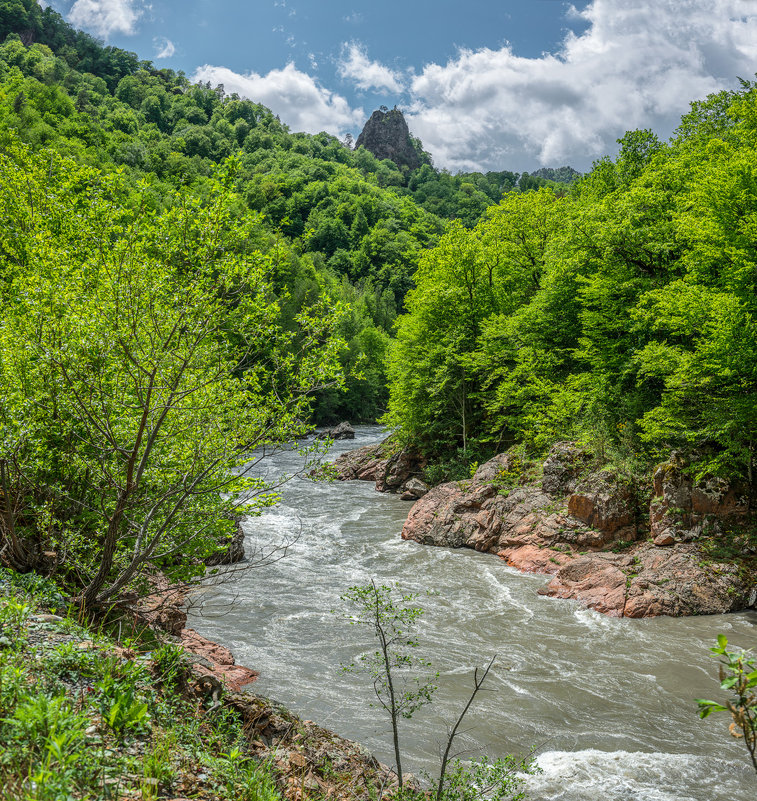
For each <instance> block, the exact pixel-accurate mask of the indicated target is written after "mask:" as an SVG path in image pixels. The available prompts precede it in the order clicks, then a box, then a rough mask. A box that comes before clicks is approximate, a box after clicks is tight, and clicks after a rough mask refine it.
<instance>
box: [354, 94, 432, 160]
mask: <svg viewBox="0 0 757 801" xmlns="http://www.w3.org/2000/svg"><path fill="white" fill-rule="evenodd" d="M361 146H362V147H364V148H365V149H366V150H368V151H370V152H371V153H373V155H374V156H375V157H376V158H377V159H391V160H392V161H393V162H394V163H395V164H396V165H397V166H398V167H407V169H409V170H416V169H418V167H420V166H421V157H420V155H419V154H418V152H417V150H416V149H415V148H414V147H413V142H412V139H411V137H410V129H409V128H408V127H407V122H405V117H404V116H403V114H402V112H401V111H400V110H399V109H398V108H396V107H395V108H393V109H392V110H391V111H382V110H381V109H377V110H376V111H374V112H373V114H371V118H370V119H369V120H368V122H366V123H365V127H364V128H363V130H362V133H361V134H360V136H358V138H357V142H356V143H355V147H356V148H357V147H361Z"/></svg>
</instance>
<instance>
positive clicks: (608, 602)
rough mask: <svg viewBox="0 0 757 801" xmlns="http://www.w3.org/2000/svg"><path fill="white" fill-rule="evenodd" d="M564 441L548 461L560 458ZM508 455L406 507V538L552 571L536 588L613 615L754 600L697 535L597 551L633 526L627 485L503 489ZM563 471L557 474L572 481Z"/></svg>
mask: <svg viewBox="0 0 757 801" xmlns="http://www.w3.org/2000/svg"><path fill="white" fill-rule="evenodd" d="M564 445H565V443H560V447H561V448H562V450H561V452H560V454H558V457H559V459H558V457H555V459H554V460H553V461H554V464H558V463H559V464H563V462H562V461H560V460H561V459H563V455H561V454H563V451H565V448H564V447H563V446H564ZM550 458H551V457H550ZM548 461H549V460H548ZM554 464H553V467H554ZM508 465H509V463H508V457H507V455H506V454H501V455H500V456H498V457H496V459H494V460H492V461H491V462H487V463H486V464H485V465H482V466H481V467H480V468H479V469H478V471H477V472H476V474H475V475H474V477H473V479H472V480H471V481H467V482H450V483H448V484H441V485H440V486H438V487H434V488H433V489H432V490H431V491H430V492H429V493H428V494H427V495H425V496H424V497H423V498H421V499H420V500H418V501H417V502H416V503H415V504H414V505H413V507H412V508H411V510H410V513H409V515H408V518H407V521H406V523H405V526H404V527H403V529H402V537H403V539H412V540H415V541H416V542H419V543H422V544H424V545H439V546H444V547H449V548H460V547H468V548H474V549H475V550H478V551H489V552H491V553H494V554H497V555H498V556H500V557H501V558H503V559H504V560H505V561H506V562H507V563H508V564H510V565H512V566H514V567H516V568H518V569H520V570H525V571H529V572H536V573H547V574H554V575H553V578H552V579H551V581H550V582H549V584H547V585H546V587H544V588H543V589H542V590H540V592H541V593H542V594H544V595H549V596H552V597H556V598H572V599H576V600H580V601H582V602H583V603H585V604H586V605H587V606H589V607H591V608H592V609H596V610H597V611H600V612H603V613H605V614H608V615H612V616H615V617H620V616H626V617H649V616H654V615H688V614H714V613H722V612H727V611H732V610H736V609H742V608H744V607H746V606H749V605H750V604H753V603H754V601H753V600H750V598H752V597H753V595H752V593H750V588H749V586H747V584H745V582H744V581H742V580H741V579H740V578H739V576H738V572H737V570H736V568H735V567H734V566H733V565H709V564H707V563H706V562H704V561H703V560H702V557H701V554H700V553H699V550H698V548H697V547H696V546H695V545H692V544H685V543H677V544H674V543H673V542H672V540H673V537H672V533H671V532H670V531H669V530H666V531H667V533H666V536H665V537H663V538H662V539H660V544H662V542H665V543H666V544H667V543H668V539H667V538H668V536H669V537H670V538H671V547H666V548H661V547H656V545H653V544H652V543H650V542H642V543H639V544H637V545H634V546H631V547H630V548H629V549H627V550H625V551H624V552H623V553H609V552H607V551H600V549H602V548H606V547H607V546H608V544H611V543H613V542H615V541H618V540H626V541H630V540H632V539H634V538H635V537H636V534H637V531H636V526H635V499H634V497H633V494H632V492H631V491H630V488H628V487H627V486H624V485H623V483H622V482H619V481H617V479H614V478H613V477H612V476H609V475H608V474H595V475H594V476H588V477H585V478H584V479H583V480H582V481H581V483H580V485H578V486H576V487H575V492H574V493H573V495H572V496H571V497H570V498H569V499H568V501H567V504H563V503H561V502H557V503H556V502H555V499H554V497H553V496H550V495H548V494H546V493H545V492H544V491H543V490H542V489H540V488H539V487H537V486H533V485H530V486H524V487H516V488H515V489H512V490H510V491H509V492H507V494H501V493H500V492H499V491H498V487H497V485H496V483H495V480H496V477H497V475H498V474H500V473H501V471H502V470H505V472H507V470H508ZM558 472H559V471H558ZM568 473H569V471H564V472H562V473H560V476H561V480H563V479H564V480H565V481H568V482H570V481H573V480H574V478H575V476H574V477H569V478H565V476H566V475H568ZM560 486H563V487H564V486H567V484H566V483H563V484H561V485H560ZM671 486H672V487H673V490H672V491H671V492H669V498H671V499H673V500H676V499H678V500H680V499H681V498H684V501H685V497H686V492H687V491H688V490H686V488H685V487H683V488H682V485H681V483H680V482H679V483H678V484H673V485H671ZM730 497H735V496H732V495H729V493H725V494H724V495H722V497H721V500H720V501H719V503H722V504H723V507H722V508H723V509H729V510H730V509H738V508H739V506H738V504H736V503H735V502H734V503H733V504H732V503H731V501H726V500H724V499H727V498H730ZM690 508H691V504H690ZM659 534H662V532H659ZM581 551H583V552H584V553H583V554H582V553H580V552H581ZM587 551H588V553H586V552H587Z"/></svg>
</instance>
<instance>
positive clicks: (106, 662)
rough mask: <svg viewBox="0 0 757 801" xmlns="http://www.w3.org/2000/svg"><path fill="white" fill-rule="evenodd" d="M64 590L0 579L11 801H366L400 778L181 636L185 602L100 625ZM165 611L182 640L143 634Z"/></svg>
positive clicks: (156, 630) (203, 641) (1, 722)
mask: <svg viewBox="0 0 757 801" xmlns="http://www.w3.org/2000/svg"><path fill="white" fill-rule="evenodd" d="M55 596H56V590H55V587H54V585H52V584H47V583H46V582H45V581H44V579H39V580H35V581H34V582H33V584H30V583H29V577H28V576H20V575H18V574H14V573H13V572H12V571H9V570H2V571H0V679H1V680H2V681H0V688H1V689H2V693H0V735H2V736H0V740H2V742H3V746H2V749H0V750H2V760H1V764H0V786H2V788H3V792H2V797H3V798H4V799H6V798H7V799H8V801H10V799H19V801H20V800H21V799H24V800H25V801H32V799H33V800H34V801H59V799H61V798H64V797H65V798H73V797H77V798H79V797H85V798H99V799H112V800H113V801H125V800H126V799H132V798H134V799H141V800H142V801H157V799H158V798H161V799H172V801H187V799H189V798H192V799H198V801H229V800H230V799H253V798H254V799H255V800H256V801H281V800H282V799H283V800H284V801H302V799H305V798H309V799H318V798H321V799H324V798H334V799H341V798H350V799H364V800H365V801H369V799H371V798H375V797H376V794H377V793H378V792H379V791H380V788H382V787H383V788H387V789H388V788H391V787H392V784H393V783H394V784H396V779H395V778H394V776H393V774H392V773H391V771H390V770H389V769H388V768H387V767H385V766H383V765H381V764H380V763H379V762H378V761H377V760H376V759H375V758H374V757H373V756H372V755H371V754H370V753H369V752H368V751H367V750H366V749H365V748H364V747H363V746H361V745H360V744H358V743H355V742H351V741H349V740H347V739H345V738H343V737H340V736H338V735H337V734H335V733H334V732H332V731H329V730H328V729H325V728H323V727H321V726H319V725H318V724H316V723H314V722H313V721H311V720H303V719H301V718H299V717H298V716H297V715H295V714H293V713H292V712H290V711H289V710H288V709H287V708H286V707H284V706H283V705H282V704H280V703H278V702H276V701H273V700H270V699H268V698H266V697H263V696H261V695H257V694H255V693H252V692H249V690H248V691H247V692H239V691H238V690H240V689H241V687H242V686H246V687H249V684H250V683H251V681H253V680H254V679H255V677H256V676H257V673H256V672H254V671H251V670H249V669H248V668H244V667H242V666H239V665H235V664H234V657H233V655H232V654H231V652H230V651H229V650H228V649H227V648H225V647H223V646H221V645H218V644H216V643H213V642H211V641H209V640H208V639H207V638H204V637H202V636H201V635H199V634H197V633H196V632H193V631H191V630H187V629H186V628H183V627H182V628H181V629H178V631H177V627H178V621H179V620H180V619H181V616H182V614H183V613H182V612H181V609H180V606H181V604H182V601H183V598H182V597H181V595H180V594H176V593H168V594H167V593H165V591H162V592H161V591H158V592H157V593H156V594H155V595H154V596H153V597H152V598H151V599H148V601H147V603H146V604H140V605H139V606H138V608H136V609H132V610H131V613H130V610H129V609H127V608H120V609H112V610H111V612H110V613H109V615H108V616H107V617H106V618H102V619H97V620H93V621H91V622H90V623H82V622H81V621H77V620H76V619H75V618H74V617H67V616H65V613H64V614H63V615H61V614H57V612H59V611H61V610H60V609H59V605H60V599H59V598H56V597H55ZM51 610H52V611H51ZM158 610H160V611H161V612H162V613H164V617H163V618H162V620H163V621H169V620H170V621H172V622H171V624H170V627H171V628H173V630H174V632H175V633H174V634H170V633H168V632H164V631H163V630H162V629H161V628H160V627H159V626H157V625H156V624H155V623H154V622H153V623H150V625H149V627H146V623H147V622H148V619H149V618H150V617H151V616H153V615H154V614H155V613H156V612H157V611H158ZM40 716H41V717H40ZM30 777H31V778H32V779H33V782H34V783H33V784H32V785H31V786H30V785H29V783H28V780H29V779H30ZM35 788H36V789H35Z"/></svg>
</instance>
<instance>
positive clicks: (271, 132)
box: [0, 0, 543, 422]
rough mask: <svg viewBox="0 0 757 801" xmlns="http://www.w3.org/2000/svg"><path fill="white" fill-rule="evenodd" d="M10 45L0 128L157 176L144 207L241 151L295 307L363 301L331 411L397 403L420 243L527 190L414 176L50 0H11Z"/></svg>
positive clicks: (240, 209)
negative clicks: (125, 42) (289, 120)
mask: <svg viewBox="0 0 757 801" xmlns="http://www.w3.org/2000/svg"><path fill="white" fill-rule="evenodd" d="M0 42H2V44H0V128H1V129H2V130H3V131H6V132H12V133H13V134H14V135H15V136H17V137H18V138H20V139H21V141H23V142H25V143H27V144H29V145H30V146H31V147H32V148H33V149H34V150H36V151H39V150H42V149H49V150H50V151H52V152H54V153H56V154H59V155H66V156H70V157H71V158H73V159H75V160H76V161H77V162H78V163H80V164H86V165H89V166H95V167H97V168H98V169H101V170H104V171H106V172H114V171H117V170H120V171H122V172H123V174H124V176H125V181H126V185H127V186H130V187H132V188H133V189H135V191H136V188H137V187H138V186H140V184H141V182H143V181H146V182H147V186H146V187H141V188H140V189H139V192H138V194H139V198H140V201H139V202H140V203H142V204H146V206H147V207H149V208H151V209H152V210H154V211H159V210H162V209H164V208H165V207H166V206H168V205H170V204H171V203H172V202H173V200H172V199H173V198H174V193H175V190H176V189H178V188H182V189H184V190H186V189H189V191H190V193H191V194H192V195H193V196H195V197H198V198H204V197H206V196H207V195H208V193H209V192H210V187H211V186H212V184H213V180H214V176H215V174H216V171H217V169H218V167H219V165H221V164H222V163H223V162H224V160H225V159H227V158H230V157H235V162H234V163H235V167H234V171H233V186H234V189H235V192H236V195H237V205H236V212H235V213H236V215H237V216H242V215H246V214H248V213H249V212H260V213H261V214H262V215H263V216H262V218H261V228H260V230H261V234H260V237H259V240H258V242H257V246H258V247H259V248H261V249H262V250H263V251H264V252H269V251H272V250H274V251H275V253H276V262H277V265H278V266H277V271H278V273H279V290H280V291H281V292H285V293H286V295H287V299H286V301H285V305H286V306H287V308H288V309H289V314H290V315H291V314H294V313H295V312H296V310H297V309H299V308H301V306H302V304H303V303H304V302H305V301H306V298H309V297H312V296H314V295H326V296H328V297H331V298H334V299H337V298H338V299H340V300H342V301H344V302H345V303H346V304H348V305H349V308H350V313H349V315H347V317H345V319H344V321H343V322H342V324H341V326H342V328H341V333H342V335H343V336H344V337H345V338H346V339H347V341H348V343H349V348H348V350H347V352H345V354H344V355H343V357H342V360H343V364H344V367H345V369H346V370H347V371H348V373H349V374H350V377H349V379H348V389H347V391H346V392H339V393H336V392H332V391H324V392H321V393H319V395H318V402H317V404H316V408H315V411H314V414H315V418H314V419H316V420H318V421H322V422H328V421H331V420H336V419H338V418H344V417H346V418H350V419H353V420H371V419H375V418H376V417H377V416H378V415H380V414H381V413H382V412H383V410H384V409H385V407H386V386H385V385H386V378H385V372H384V357H385V353H386V349H387V346H388V343H389V339H390V337H391V336H392V333H393V325H394V320H395V318H396V316H397V314H398V312H399V311H400V310H401V309H402V307H403V299H404V296H405V293H406V292H407V290H408V289H409V288H410V287H411V286H412V285H413V277H412V276H413V274H414V271H415V267H416V264H417V259H418V255H419V253H420V252H421V251H422V250H423V249H425V248H427V247H429V246H431V245H433V244H434V243H435V242H436V241H437V239H438V237H439V235H440V234H441V233H442V231H443V230H444V225H445V221H446V220H447V219H451V218H456V219H459V220H461V222H462V223H463V224H464V225H466V226H468V227H472V226H473V225H475V223H476V222H477V221H478V219H480V217H481V215H482V214H483V213H484V211H485V210H486V208H487V207H488V206H489V205H491V204H492V203H496V202H497V201H498V200H499V199H500V198H501V196H502V193H503V192H507V191H512V190H515V189H516V188H517V186H518V178H519V176H518V174H517V173H512V172H507V171H505V172H499V173H487V174H486V175H484V174H481V173H472V174H465V175H454V176H453V175H450V174H449V173H447V172H443V171H442V172H440V171H438V170H435V169H433V168H432V167H431V166H430V165H428V164H426V165H424V166H423V168H422V169H419V170H416V171H415V172H413V173H411V174H408V173H407V170H405V171H403V170H401V169H400V168H399V167H398V166H397V165H396V164H394V163H393V162H392V161H390V160H388V159H384V160H383V161H379V160H377V159H376V158H375V157H374V156H373V155H372V154H371V153H370V152H368V151H367V150H366V149H365V148H359V149H358V150H355V151H353V150H352V149H351V148H350V147H349V146H348V144H346V143H342V142H340V141H339V140H338V139H336V138H335V137H333V136H330V135H328V134H325V133H321V134H318V135H315V136H311V135H308V134H301V133H290V132H289V130H288V129H287V127H286V126H285V125H283V124H282V123H281V122H280V121H279V119H278V118H277V117H276V116H275V115H274V114H273V112H272V111H271V110H270V109H268V108H266V107H264V106H261V105H259V104H256V103H254V102H251V101H249V100H244V99H240V98H239V97H237V96H236V95H231V96H227V95H226V94H225V93H224V91H223V88H222V87H211V86H210V85H200V84H194V85H193V84H191V83H190V82H189V81H188V80H187V78H186V77H185V76H184V75H183V74H176V73H174V72H173V71H172V70H168V69H161V70H158V69H156V68H155V67H154V66H153V65H152V64H151V63H150V62H149V61H143V60H140V59H139V58H138V57H137V55H135V54H134V53H130V52H126V51H123V50H120V49H118V48H114V47H105V46H103V45H101V44H100V43H99V42H97V41H96V40H95V39H93V38H92V37H91V36H89V35H88V34H86V33H83V32H81V31H77V30H75V29H74V28H72V27H71V26H70V25H68V24H67V23H66V22H65V21H64V20H63V19H62V18H61V17H60V15H59V14H58V13H57V12H55V11H54V10H53V9H52V8H50V7H47V8H45V9H42V8H41V7H40V6H39V5H38V3H37V2H36V0H2V2H0ZM3 135H4V136H5V137H7V135H8V134H7V133H6V134H3ZM540 182H543V181H540ZM532 183H533V181H532V182H528V181H527V182H526V183H524V186H523V188H524V189H531V188H533V186H532Z"/></svg>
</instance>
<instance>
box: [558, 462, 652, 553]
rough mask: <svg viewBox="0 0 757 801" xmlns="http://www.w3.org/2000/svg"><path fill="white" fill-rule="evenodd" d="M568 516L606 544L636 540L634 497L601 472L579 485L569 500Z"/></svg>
mask: <svg viewBox="0 0 757 801" xmlns="http://www.w3.org/2000/svg"><path fill="white" fill-rule="evenodd" d="M568 513H569V514H571V515H572V516H573V517H575V518H577V519H578V520H581V521H582V522H584V523H586V525H587V526H590V527H591V528H595V529H598V530H599V531H601V532H603V533H604V534H605V535H606V537H605V544H608V543H610V542H615V541H618V540H627V541H629V542H631V541H633V540H635V539H636V537H637V530H636V497H635V494H634V491H633V488H632V486H631V484H630V483H629V482H628V481H624V480H623V479H621V478H620V477H619V476H618V475H617V474H614V473H611V472H606V471H600V472H598V473H592V474H591V475H589V476H587V477H586V478H585V479H582V480H581V481H579V483H578V484H577V485H576V487H575V489H574V491H573V494H572V495H571V496H570V497H569V498H568Z"/></svg>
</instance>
